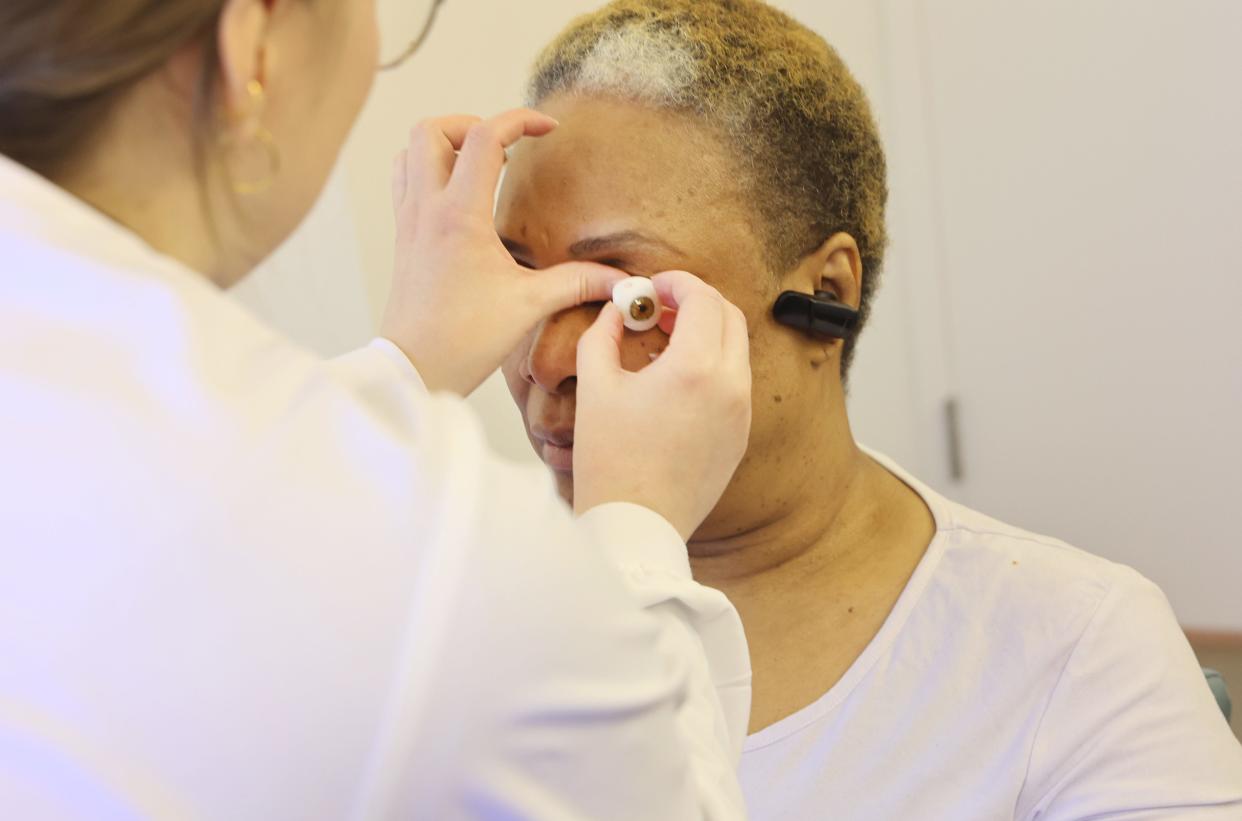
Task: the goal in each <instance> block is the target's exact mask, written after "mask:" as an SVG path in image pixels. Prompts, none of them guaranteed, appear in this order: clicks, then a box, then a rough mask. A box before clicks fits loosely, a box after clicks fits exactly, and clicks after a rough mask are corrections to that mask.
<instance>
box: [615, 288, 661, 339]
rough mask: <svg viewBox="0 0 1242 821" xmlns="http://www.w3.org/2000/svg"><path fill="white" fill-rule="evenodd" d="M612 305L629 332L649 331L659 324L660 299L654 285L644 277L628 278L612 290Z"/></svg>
mask: <svg viewBox="0 0 1242 821" xmlns="http://www.w3.org/2000/svg"><path fill="white" fill-rule="evenodd" d="M612 304H613V305H616V306H617V309H618V310H619V311H621V316H622V318H624V320H625V327H627V328H629V329H630V330H631V331H650V330H651V329H652V328H654V327H655V326H656V325H659V324H660V314H661V313H662V309H661V306H660V297H659V295H657V294H656V289H655V283H654V282H652V281H651V280H649V279H647V278H646V277H630V278H629V279H626V280H623V281H621V282H619V283H617V285H616V287H615V288H613V289H612Z"/></svg>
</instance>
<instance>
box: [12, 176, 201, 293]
mask: <svg viewBox="0 0 1242 821" xmlns="http://www.w3.org/2000/svg"><path fill="white" fill-rule="evenodd" d="M29 242H34V243H37V244H39V245H43V246H50V247H53V248H57V249H60V250H63V251H66V252H68V253H71V254H74V255H78V256H82V257H85V258H89V259H92V260H95V261H97V262H100V263H104V264H107V265H111V266H115V267H118V268H124V269H127V270H130V271H134V272H145V273H148V274H153V275H156V276H159V277H162V278H165V279H171V280H173V281H175V282H177V283H178V284H182V285H191V286H192V287H196V288H201V287H204V286H206V287H212V288H214V286H210V283H209V282H208V280H207V278H206V277H204V276H202V275H200V274H198V273H196V272H194V271H192V270H190V269H189V268H188V267H186V266H185V265H184V264H182V263H181V262H179V261H178V260H175V259H173V258H172V257H169V256H167V255H165V254H163V253H161V252H159V251H157V250H155V249H154V248H152V247H151V246H150V245H148V244H147V243H146V241H145V240H143V239H142V238H141V237H139V236H138V235H137V234H135V233H134V232H133V231H131V230H130V229H129V228H126V227H125V226H124V225H121V224H120V223H118V222H116V221H115V220H113V219H111V218H109V217H108V216H106V215H105V214H103V213H101V212H100V211H97V210H96V209H94V208H92V207H91V206H90V205H88V204H87V203H85V202H84V201H82V200H80V199H78V198H77V197H75V196H74V195H73V194H70V193H69V192H68V191H66V190H65V189H63V188H61V187H60V186H58V185H56V184H55V183H53V182H51V181H49V180H47V179H46V178H44V177H42V176H40V175H38V174H36V173H35V172H33V171H31V170H30V169H29V168H26V167H25V166H24V165H21V164H20V163H18V162H15V161H14V160H12V159H10V158H8V157H6V156H5V155H3V154H0V251H2V249H3V248H4V247H5V246H8V245H10V244H13V243H29ZM3 263H4V260H3V259H0V267H2V266H3Z"/></svg>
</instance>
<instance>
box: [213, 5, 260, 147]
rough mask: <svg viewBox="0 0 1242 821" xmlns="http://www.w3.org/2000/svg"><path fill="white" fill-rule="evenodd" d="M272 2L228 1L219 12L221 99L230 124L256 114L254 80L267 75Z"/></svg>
mask: <svg viewBox="0 0 1242 821" xmlns="http://www.w3.org/2000/svg"><path fill="white" fill-rule="evenodd" d="M271 6H272V4H271V3H270V2H269V1H268V0H227V2H225V4H224V8H223V9H222V10H221V12H220V23H219V30H218V32H217V37H218V42H219V60H220V65H219V72H220V95H219V98H220V102H221V105H222V106H223V108H224V116H225V117H226V118H227V119H228V121H229V122H230V123H238V122H244V121H245V120H247V119H249V118H251V117H256V116H257V115H258V112H255V111H254V108H255V93H254V87H253V86H252V83H254V82H256V81H257V82H258V83H260V85H262V84H264V83H265V82H266V77H265V76H264V63H265V49H266V34H267V25H268V19H269V17H270V13H271Z"/></svg>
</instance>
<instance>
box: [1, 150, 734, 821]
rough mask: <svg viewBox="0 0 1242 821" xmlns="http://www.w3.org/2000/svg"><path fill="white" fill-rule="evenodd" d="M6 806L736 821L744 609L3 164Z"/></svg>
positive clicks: (227, 815)
mask: <svg viewBox="0 0 1242 821" xmlns="http://www.w3.org/2000/svg"><path fill="white" fill-rule="evenodd" d="M0 422H2V424H0V817H3V818H6V819H7V818H21V819H25V820H27V821H29V819H61V818H88V817H89V818H93V819H94V818H107V819H112V818H117V819H120V818H126V819H128V818H137V817H144V818H147V817H157V818H178V819H180V818H203V819H229V821H242V819H264V820H265V821H271V820H274V819H291V820H294V821H304V819H319V818H325V819H328V818H331V819H336V818H347V817H358V818H398V817H399V818H428V819H437V820H438V819H454V818H467V817H489V818H491V817H496V818H501V817H503V818H529V819H580V818H581V819H585V818H590V819H612V818H615V819H625V821H636V820H640V821H649V820H653V819H663V818H668V819H679V820H680V819H687V818H697V817H708V818H719V819H724V818H740V817H742V816H743V814H744V810H743V802H742V798H741V796H740V793H739V790H738V788H737V784H736V781H735V775H734V772H735V768H736V765H737V761H738V757H739V755H740V750H741V744H742V741H743V738H744V735H745V730H746V722H747V713H748V709H749V697H750V683H749V682H750V668H749V662H748V658H747V651H746V645H745V642H744V639H743V636H742V631H741V625H740V621H739V619H738V617H737V614H736V612H735V611H734V610H733V608H732V607H731V606H730V605H729V603H728V602H727V601H726V600H725V599H724V598H723V596H721V595H720V594H719V593H717V592H715V591H712V590H708V589H706V588H703V587H700V586H698V585H696V584H695V583H694V582H693V581H692V580H691V577H690V571H689V566H688V562H687V559H686V555H685V546H684V544H682V543H681V541H680V540H679V539H678V537H677V534H676V533H675V531H674V530H673V529H672V528H671V526H670V525H669V524H668V523H667V522H665V521H664V520H663V519H662V518H660V517H659V516H657V515H656V514H654V513H652V512H650V511H648V510H645V509H642V508H638V507H635V506H629V505H608V506H605V507H602V508H598V509H596V510H594V511H591V512H590V513H589V514H587V515H586V516H584V517H582V518H581V519H579V520H577V521H574V520H573V519H572V517H571V515H570V513H569V512H568V511H567V510H566V509H565V507H564V506H563V504H562V503H561V502H560V501H559V500H558V499H557V498H556V497H555V494H554V491H553V488H552V483H551V480H550V478H549V477H548V476H546V475H545V471H544V470H542V468H541V467H538V466H527V467H518V466H514V465H510V464H507V463H504V462H502V461H500V460H498V459H497V458H495V457H493V456H492V455H491V453H489V451H488V449H487V447H486V446H485V444H484V441H483V438H482V436H481V433H480V429H479V426H478V424H477V422H476V421H475V419H474V418H473V416H472V414H471V412H470V410H469V409H468V407H467V406H466V405H465V404H464V403H462V402H461V401H459V400H456V399H453V398H449V397H442V396H429V395H428V394H427V392H426V391H425V390H424V389H423V387H422V384H421V382H420V380H419V379H418V376H417V374H416V373H415V372H414V370H413V368H412V367H411V366H410V364H409V362H408V361H407V360H406V359H405V358H404V357H403V356H402V355H401V354H400V353H399V351H398V350H397V349H396V348H394V347H393V346H392V345H391V344H390V343H387V342H384V341H377V342H375V343H374V344H372V345H371V346H370V347H368V348H366V349H364V350H362V351H358V352H356V353H354V354H351V355H349V356H346V357H344V358H343V359H341V360H338V361H335V362H332V363H329V364H325V363H323V362H321V361H318V360H317V359H316V358H314V357H312V356H311V355H309V354H307V353H305V352H303V351H302V350H300V349H299V348H297V347H296V346H294V345H293V344H291V343H290V342H288V341H287V340H285V339H283V338H281V337H280V336H279V335H277V334H276V333H274V332H273V331H271V330H269V329H268V328H266V327H265V326H263V325H262V324H261V323H259V322H258V321H256V320H255V319H254V318H252V317H251V316H250V315H249V314H247V313H246V312H245V311H244V310H243V309H242V308H240V307H238V306H237V305H235V304H234V303H233V302H232V301H231V300H229V299H228V298H227V297H226V296H224V295H222V294H221V293H220V292H219V291H217V290H216V289H215V288H214V287H212V286H211V285H210V284H209V283H208V282H206V281H205V280H204V279H203V278H201V277H199V276H197V275H195V274H194V273H192V272H190V271H188V270H186V269H185V268H183V267H182V266H180V265H179V264H177V263H176V262H174V261H172V260H170V259H168V258H166V257H163V256H161V255H159V254H157V253H155V252H154V251H153V250H152V249H150V248H149V247H148V246H146V245H145V244H143V243H142V242H141V241H140V240H139V239H138V238H137V237H136V236H134V235H133V234H131V233H129V232H127V231H126V230H124V229H122V228H121V227H119V226H117V225H116V224H114V223H113V222H111V221H109V220H108V219H106V218H105V217H103V216H102V215H100V214H99V213H97V212H95V211H93V210H92V209H90V208H88V207H86V206H85V205H84V204H83V203H81V202H80V201H78V200H76V199H75V198H73V197H71V196H69V195H68V194H67V193H65V192H64V191H62V190H61V189H59V188H57V187H55V186H53V185H51V184H50V183H48V182H47V181H45V180H43V179H42V178H40V177H37V176H36V175H34V174H32V173H30V172H28V171H27V170H26V169H24V168H22V167H20V166H18V165H16V164H14V163H12V162H11V161H9V160H7V159H4V158H2V157H0Z"/></svg>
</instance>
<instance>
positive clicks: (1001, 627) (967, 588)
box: [742, 459, 1242, 821]
mask: <svg viewBox="0 0 1242 821" xmlns="http://www.w3.org/2000/svg"><path fill="white" fill-rule="evenodd" d="M881 461H882V462H884V464H885V465H886V467H888V468H889V469H890V470H891V471H892V472H893V473H895V474H896V475H898V476H899V477H901V478H902V479H903V480H904V481H905V482H906V483H907V484H909V485H910V486H911V487H913V488H914V489H915V490H916V491H917V492H918V493H919V494H920V495H921V496H922V497H923V499H924V500H925V501H926V503H927V505H928V506H929V507H930V508H931V511H932V513H933V515H934V516H935V519H936V535H935V538H934V539H933V541H932V543H931V545H930V546H929V548H928V550H927V553H926V555H925V556H924V557H923V559H922V561H921V562H920V563H919V565H918V568H917V570H915V572H914V574H913V576H912V578H911V579H910V581H909V583H908V584H907V586H906V589H905V591H904V592H903V593H902V595H901V597H900V599H899V600H898V602H897V604H896V606H895V607H894V608H893V611H892V613H891V615H890V616H889V617H888V619H887V621H886V622H885V624H884V626H883V627H882V628H881V629H880V631H879V633H878V634H877V635H876V637H875V638H874V639H873V640H872V642H871V643H870V644H869V645H868V646H867V648H866V650H864V651H863V653H862V655H861V656H860V657H859V658H858V660H857V661H855V663H854V664H853V666H852V667H851V668H850V669H849V671H848V672H847V673H846V674H845V675H844V676H843V677H842V678H841V680H840V681H839V682H838V683H837V684H836V685H835V686H834V687H833V688H832V689H831V690H829V691H828V692H827V693H826V694H824V695H823V696H822V697H821V698H820V699H819V700H818V701H816V702H815V703H813V704H811V705H810V706H808V707H806V708H804V709H802V710H800V711H798V712H797V713H795V714H794V715H791V716H789V717H787V718H785V719H783V720H781V721H779V722H777V723H776V724H773V725H771V726H769V727H766V728H764V729H763V730H760V731H759V732H757V733H755V734H754V735H752V736H750V737H749V739H748V740H747V742H746V747H745V751H744V753H743V756H742V787H743V791H744V792H745V794H746V798H747V803H748V805H749V807H750V810H751V816H752V818H753V819H754V821H774V820H775V819H789V821H810V819H821V818H822V819H831V821H852V819H858V820H859V821H863V820H864V819H865V820H866V821H896V820H897V819H900V821H922V819H928V820H929V821H930V819H943V821H997V820H998V819H1019V820H1020V821H1028V820H1030V821H1033V820H1034V819H1040V821H1069V819H1076V820H1077V821H1082V819H1127V821H1129V820H1130V819H1134V821H1138V820H1139V819H1144V820H1146V819H1174V818H1178V819H1180V818H1192V819H1204V820H1205V821H1207V819H1220V821H1224V820H1225V819H1230V821H1237V820H1238V819H1242V746H1239V744H1238V742H1237V741H1236V740H1235V738H1234V736H1233V734H1232V733H1231V732H1230V730H1229V727H1228V725H1227V724H1226V722H1225V720H1224V716H1223V715H1222V714H1221V712H1220V710H1219V708H1218V707H1217V705H1216V702H1215V701H1214V699H1213V697H1212V695H1211V692H1210V690H1209V688H1208V686H1207V684H1206V683H1205V681H1204V677H1203V673H1202V672H1201V670H1200V669H1199V666H1198V664H1197V663H1196V661H1195V658H1194V655H1193V654H1192V652H1191V650H1190V647H1189V645H1188V644H1187V642H1186V638H1185V636H1184V635H1183V634H1182V632H1181V630H1180V629H1179V627H1178V624H1177V621H1176V620H1175V619H1174V616H1173V613H1172V611H1171V610H1170V608H1169V605H1168V602H1167V600H1166V599H1165V597H1164V595H1163V594H1162V593H1161V592H1160V590H1159V589H1158V588H1157V587H1156V586H1155V585H1153V584H1152V583H1151V582H1149V581H1147V580H1146V579H1144V578H1143V577H1142V576H1140V575H1139V574H1138V573H1136V572H1135V571H1133V570H1131V569H1130V568H1127V567H1123V566H1121V565H1117V564H1114V563H1112V562H1109V561H1106V560H1104V559H1101V558H1099V557H1096V556H1092V555H1090V554H1088V553H1084V552H1082V551H1081V550H1078V549H1076V548H1073V547H1070V546H1069V545H1067V544H1064V543H1062V542H1059V541H1056V540H1054V539H1049V538H1046V537H1043V536H1036V535H1033V534H1031V533H1026V532H1024V531H1021V530H1019V529H1017V528H1014V527H1010V526H1008V525H1005V524H1002V523H1000V522H997V521H995V520H993V519H990V518H988V517H986V516H983V515H981V514H979V513H976V512H974V511H971V510H968V509H966V508H964V507H962V506H961V505H958V504H954V503H953V502H950V501H948V500H946V499H944V498H942V497H941V496H939V495H937V494H936V493H934V492H932V491H931V490H929V489H928V488H926V487H924V486H922V485H921V484H919V483H918V482H917V481H915V480H913V479H911V478H909V477H908V476H906V475H905V474H904V473H903V472H901V471H900V470H899V469H897V468H896V467H895V466H893V465H891V464H890V463H888V462H887V461H886V460H883V459H881ZM1170 548H1171V549H1176V545H1171V546H1170ZM831 641H832V637H831V636H824V642H825V643H828V642H831Z"/></svg>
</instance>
